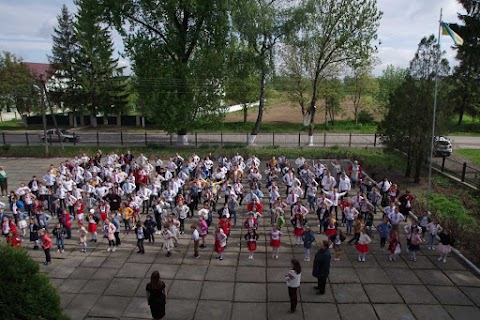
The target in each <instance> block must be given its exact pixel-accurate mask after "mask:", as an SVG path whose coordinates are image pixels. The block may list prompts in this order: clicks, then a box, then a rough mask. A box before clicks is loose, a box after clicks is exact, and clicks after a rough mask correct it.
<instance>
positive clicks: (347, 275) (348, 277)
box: [328, 268, 360, 283]
mask: <svg viewBox="0 0 480 320" xmlns="http://www.w3.org/2000/svg"><path fill="white" fill-rule="evenodd" d="M328 278H329V280H330V282H331V283H360V278H359V277H358V274H357V272H356V271H355V269H354V268H333V269H332V268H330V274H329V276H328Z"/></svg>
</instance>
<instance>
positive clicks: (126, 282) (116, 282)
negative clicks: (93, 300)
mask: <svg viewBox="0 0 480 320" xmlns="http://www.w3.org/2000/svg"><path fill="white" fill-rule="evenodd" d="M140 282H142V280H141V279H133V278H114V279H113V280H112V281H111V282H110V285H109V286H108V287H107V289H106V290H105V292H104V295H106V296H121V297H133V296H134V295H135V292H136V291H137V288H138V286H139V285H140Z"/></svg>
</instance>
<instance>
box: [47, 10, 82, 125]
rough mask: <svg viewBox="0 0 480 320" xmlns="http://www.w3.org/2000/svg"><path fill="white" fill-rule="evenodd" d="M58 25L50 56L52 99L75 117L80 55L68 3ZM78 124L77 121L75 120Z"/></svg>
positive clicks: (50, 95) (58, 20)
mask: <svg viewBox="0 0 480 320" xmlns="http://www.w3.org/2000/svg"><path fill="white" fill-rule="evenodd" d="M57 23H58V25H57V27H55V28H54V29H53V35H52V40H53V46H52V55H50V56H48V60H49V62H50V63H51V64H52V69H53V75H52V76H53V78H52V81H53V83H54V84H53V85H52V86H50V87H49V98H50V101H52V102H53V103H55V104H56V105H57V106H58V107H60V108H62V109H63V110H70V111H72V112H73V115H74V119H75V115H76V112H77V111H78V93H79V90H80V87H79V85H78V83H77V81H78V74H77V69H76V67H75V62H76V61H75V60H76V58H77V57H78V56H79V54H78V52H77V50H78V49H79V45H78V43H77V39H76V35H75V30H74V25H73V17H72V15H71V14H70V13H69V11H68V8H67V6H66V5H63V7H62V11H61V13H60V14H59V15H58V16H57ZM74 126H76V121H74Z"/></svg>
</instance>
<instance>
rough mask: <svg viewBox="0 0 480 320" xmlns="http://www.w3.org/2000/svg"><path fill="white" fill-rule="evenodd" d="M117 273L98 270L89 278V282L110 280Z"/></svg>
mask: <svg viewBox="0 0 480 320" xmlns="http://www.w3.org/2000/svg"><path fill="white" fill-rule="evenodd" d="M117 273H118V269H111V268H104V267H101V268H98V269H97V271H96V272H95V273H94V274H93V275H92V276H91V277H90V280H106V279H108V280H111V279H113V278H114V277H115V275H116V274H117Z"/></svg>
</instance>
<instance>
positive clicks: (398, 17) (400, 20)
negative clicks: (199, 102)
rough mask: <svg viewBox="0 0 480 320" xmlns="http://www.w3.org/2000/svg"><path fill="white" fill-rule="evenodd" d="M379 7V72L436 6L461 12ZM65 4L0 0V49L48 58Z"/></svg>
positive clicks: (414, 0) (396, 3)
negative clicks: (381, 13) (59, 16)
mask: <svg viewBox="0 0 480 320" xmlns="http://www.w3.org/2000/svg"><path fill="white" fill-rule="evenodd" d="M377 3H378V7H379V10H381V11H383V17H382V20H381V22H380V27H379V30H378V36H379V39H380V41H381V44H380V45H379V50H378V54H377V58H378V59H379V63H378V64H377V65H376V66H375V68H374V74H375V75H381V73H382V70H384V69H385V67H386V66H387V65H390V64H391V65H394V66H398V67H402V68H405V67H408V64H409V62H410V60H411V59H412V58H413V55H414V53H415V51H416V49H417V45H418V43H419V42H420V40H421V39H422V37H424V36H428V35H430V34H435V36H437V34H438V21H439V18H440V9H441V8H443V19H442V20H443V21H445V22H453V23H456V22H458V19H457V14H458V13H464V10H463V8H462V6H461V5H459V4H458V3H457V1H456V0H377ZM63 4H66V5H67V6H68V8H69V9H70V12H75V11H76V9H75V5H74V4H73V0H0V51H9V52H11V53H14V54H15V55H16V56H18V57H21V58H22V59H23V61H27V62H41V63H46V62H48V59H47V55H48V54H50V53H51V47H52V32H53V28H54V27H55V26H56V24H57V18H56V17H57V15H58V14H60V11H61V8H62V5H63ZM113 37H114V41H115V46H116V47H115V49H116V55H117V57H119V62H120V64H121V65H122V66H125V67H128V66H129V62H128V59H126V58H124V57H122V56H121V53H122V51H123V45H122V41H121V38H120V37H119V36H118V34H116V33H114V36H113ZM453 44H454V43H453V40H452V39H450V38H449V37H446V36H442V37H441V45H442V49H443V50H445V51H446V52H447V55H446V58H447V59H448V60H449V62H450V64H451V65H455V64H456V61H455V51H454V50H452V48H451V47H452V46H453Z"/></svg>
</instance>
